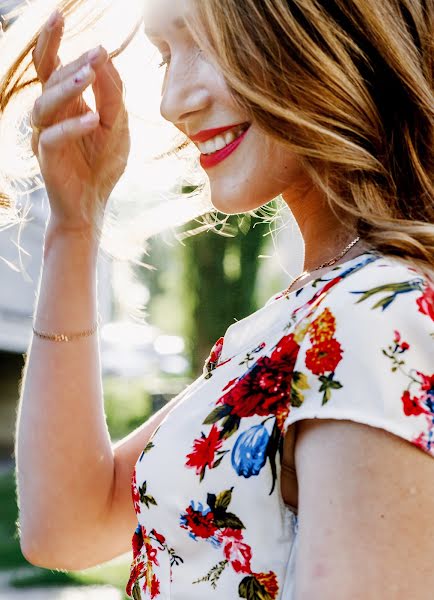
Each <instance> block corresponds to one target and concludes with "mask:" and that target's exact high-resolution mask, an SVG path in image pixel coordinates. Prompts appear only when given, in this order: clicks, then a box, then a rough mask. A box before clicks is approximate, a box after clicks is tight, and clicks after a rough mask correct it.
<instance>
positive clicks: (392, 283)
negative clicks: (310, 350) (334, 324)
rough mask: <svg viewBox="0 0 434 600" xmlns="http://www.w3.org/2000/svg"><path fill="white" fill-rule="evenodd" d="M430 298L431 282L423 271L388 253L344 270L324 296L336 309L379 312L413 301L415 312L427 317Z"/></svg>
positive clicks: (433, 286)
mask: <svg viewBox="0 0 434 600" xmlns="http://www.w3.org/2000/svg"><path fill="white" fill-rule="evenodd" d="M362 264H363V263H362ZM433 299H434V282H433V281H432V280H431V279H430V278H429V277H428V275H427V274H424V273H422V272H421V271H420V270H417V269H415V268H414V267H413V266H412V265H410V264H409V263H408V262H405V261H403V260H401V259H397V258H394V257H388V256H379V257H378V258H377V260H375V261H373V262H370V263H368V264H365V266H362V267H361V268H359V269H355V270H354V271H353V272H350V273H348V274H347V273H345V272H344V273H343V274H342V275H341V281H339V283H338V285H335V286H334V287H333V288H332V289H331V290H330V293H329V294H328V298H327V300H328V301H329V302H331V303H333V304H334V305H335V306H336V308H338V309H343V308H348V307H349V306H360V307H362V306H363V307H369V308H370V309H373V310H375V309H379V310H381V311H382V312H385V311H387V310H388V309H389V308H390V307H392V306H393V307H394V308H396V306H397V305H398V304H400V303H401V304H403V303H408V304H411V303H413V304H414V307H415V310H416V311H417V312H421V313H422V314H427V316H429V317H431V319H433V318H434V313H433V312H432V308H433Z"/></svg>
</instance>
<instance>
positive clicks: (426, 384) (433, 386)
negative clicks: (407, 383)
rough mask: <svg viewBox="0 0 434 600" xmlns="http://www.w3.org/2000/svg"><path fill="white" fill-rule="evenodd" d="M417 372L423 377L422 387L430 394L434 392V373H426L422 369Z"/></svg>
mask: <svg viewBox="0 0 434 600" xmlns="http://www.w3.org/2000/svg"><path fill="white" fill-rule="evenodd" d="M417 374H418V375H419V377H421V378H422V383H421V389H422V390H423V391H424V392H427V393H428V394H434V374H433V375H424V373H421V372H420V371H418V372H417Z"/></svg>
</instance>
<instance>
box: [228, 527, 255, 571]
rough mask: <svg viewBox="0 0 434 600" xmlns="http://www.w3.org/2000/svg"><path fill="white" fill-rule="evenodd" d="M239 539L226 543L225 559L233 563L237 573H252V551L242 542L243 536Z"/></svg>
mask: <svg viewBox="0 0 434 600" xmlns="http://www.w3.org/2000/svg"><path fill="white" fill-rule="evenodd" d="M237 538H238V539H237ZM237 538H232V539H229V540H228V541H227V542H226V544H225V546H224V548H223V552H224V555H225V558H226V560H228V561H229V562H230V563H231V565H232V568H233V569H234V571H235V572H236V573H251V566H250V561H251V560H252V549H251V548H250V546H248V545H247V544H245V543H244V542H243V541H241V535H240V536H239V537H238V536H237Z"/></svg>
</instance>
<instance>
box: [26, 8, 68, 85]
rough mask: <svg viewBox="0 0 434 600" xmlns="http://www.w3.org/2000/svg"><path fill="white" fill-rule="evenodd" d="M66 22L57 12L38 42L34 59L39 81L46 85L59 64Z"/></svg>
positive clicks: (50, 19)
mask: <svg viewBox="0 0 434 600" xmlns="http://www.w3.org/2000/svg"><path fill="white" fill-rule="evenodd" d="M63 26H64V20H63V17H62V15H61V14H60V13H59V12H58V11H55V12H54V13H53V14H52V15H51V17H50V18H49V19H48V21H47V22H46V24H45V25H44V27H43V28H42V31H41V33H40V35H39V37H38V41H37V42H36V46H35V49H34V50H33V53H32V57H33V63H34V65H35V69H36V73H37V75H38V78H39V80H40V81H41V82H42V83H45V82H46V81H47V80H48V79H49V77H50V75H51V74H52V73H53V71H54V70H55V69H56V68H57V66H58V64H59V58H58V56H57V53H58V51H59V47H60V42H61V39H62V35H63Z"/></svg>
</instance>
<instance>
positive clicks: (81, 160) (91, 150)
mask: <svg viewBox="0 0 434 600" xmlns="http://www.w3.org/2000/svg"><path fill="white" fill-rule="evenodd" d="M63 24H64V23H63V17H62V16H61V15H60V14H59V13H54V14H53V15H52V17H51V18H50V19H49V21H48V22H47V23H46V25H45V26H44V28H43V30H42V32H41V34H40V36H39V38H38V41H37V43H36V47H35V49H34V51H33V62H34V65H35V68H36V72H37V74H38V78H39V79H40V81H41V83H42V90H43V91H42V94H41V96H40V97H39V98H38V99H37V100H36V102H35V105H34V108H33V111H32V115H31V121H32V125H33V135H32V149H33V152H34V153H35V155H36V156H37V158H38V162H39V165H40V169H41V173H42V176H43V178H44V182H45V185H46V189H47V193H48V197H49V200H50V206H51V220H52V221H53V222H54V223H55V224H56V225H60V226H61V227H64V228H66V229H74V230H80V229H89V227H90V226H92V224H93V223H94V222H95V217H98V216H100V215H99V211H101V209H104V207H105V204H106V202H107V200H108V197H109V195H110V193H111V191H112V189H113V187H114V186H115V185H116V183H117V181H118V179H119V178H120V176H121V175H122V173H123V171H124V169H125V166H126V162H127V158H128V153H129V149H130V136H129V129H128V117H127V112H126V109H125V104H124V100H123V84H122V80H121V78H120V76H119V73H118V71H117V70H116V68H115V67H114V65H113V63H112V61H111V59H110V58H109V56H108V54H107V52H106V50H104V49H103V48H102V47H97V48H95V49H93V50H91V51H89V52H86V53H85V54H83V55H82V56H80V58H78V59H77V60H76V61H74V62H72V63H70V64H68V65H66V66H60V60H59V58H58V51H59V47H60V43H61V39H62V35H63ZM89 85H92V88H93V91H94V94H95V100H96V113H93V112H92V111H91V110H90V108H89V107H88V105H87V104H86V102H85V101H84V98H83V92H84V90H85V89H86V88H87V87H88V86H89Z"/></svg>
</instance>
